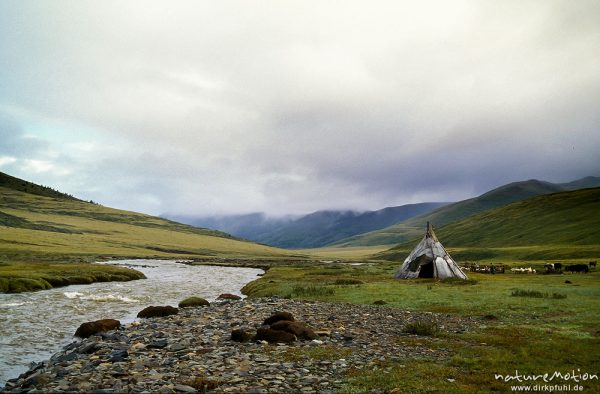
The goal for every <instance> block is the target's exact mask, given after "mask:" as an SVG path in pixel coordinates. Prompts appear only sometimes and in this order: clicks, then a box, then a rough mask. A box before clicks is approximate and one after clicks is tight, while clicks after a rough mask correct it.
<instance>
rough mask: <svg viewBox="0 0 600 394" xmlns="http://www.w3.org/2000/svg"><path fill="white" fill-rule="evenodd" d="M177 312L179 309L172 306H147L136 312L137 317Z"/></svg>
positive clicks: (159, 315) (160, 315) (168, 314)
mask: <svg viewBox="0 0 600 394" xmlns="http://www.w3.org/2000/svg"><path fill="white" fill-rule="evenodd" d="M178 313H179V309H177V308H174V307H172V306H169V305H167V306H149V307H147V308H144V309H142V310H141V311H140V313H138V314H137V317H141V318H148V317H164V316H170V315H176V314H178Z"/></svg>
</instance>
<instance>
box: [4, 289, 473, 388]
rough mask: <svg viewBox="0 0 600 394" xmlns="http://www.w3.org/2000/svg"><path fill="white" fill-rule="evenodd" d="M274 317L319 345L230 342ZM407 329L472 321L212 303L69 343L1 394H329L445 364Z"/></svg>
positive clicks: (362, 308)
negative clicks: (397, 367)
mask: <svg viewBox="0 0 600 394" xmlns="http://www.w3.org/2000/svg"><path fill="white" fill-rule="evenodd" d="M275 312H289V313H291V314H293V315H294V317H295V318H296V320H297V321H302V322H304V323H306V324H307V325H309V326H310V327H312V328H314V330H315V332H317V333H318V334H319V337H318V339H314V340H303V341H302V340H298V341H295V342H292V343H287V344H268V343H267V342H265V341H250V342H244V343H239V342H234V341H232V339H231V332H232V330H246V331H249V332H250V331H254V332H256V330H257V329H258V328H259V327H260V326H261V325H262V324H263V321H264V319H266V318H268V317H269V316H270V315H272V314H273V313H275ZM414 322H426V323H434V324H435V325H436V326H437V327H439V329H440V330H441V331H442V332H464V331H466V330H469V329H470V328H472V327H473V326H474V325H475V324H476V323H477V319H476V318H460V317H457V316H452V315H444V314H434V313H415V312H413V313H411V312H409V311H403V310H399V309H396V308H389V307H386V306H385V305H384V306H377V305H352V304H337V303H323V302H303V301H293V300H286V299H279V298H268V299H245V300H239V301H235V300H220V301H217V302H214V303H212V304H211V305H209V306H203V307H198V308H185V309H183V308H182V309H180V310H179V313H178V314H176V315H172V316H167V317H157V318H150V319H140V320H139V321H135V322H133V323H131V324H129V325H126V326H124V327H121V328H119V329H117V330H113V331H109V332H106V333H101V334H99V335H93V336H91V337H89V338H87V339H84V340H81V341H74V342H72V343H71V344H69V345H67V346H66V347H65V348H64V349H63V350H62V351H61V352H59V353H57V354H55V355H54V356H52V358H51V359H50V360H48V361H44V362H41V363H38V364H35V365H32V366H31V368H30V370H29V371H28V372H26V373H24V374H22V375H21V376H19V377H18V378H15V379H11V380H9V381H8V382H7V384H6V386H5V387H4V388H3V389H2V393H24V392H28V393H36V392H51V393H55V392H87V393H98V394H99V393H127V392H130V393H185V392H198V391H200V392H215V393H229V392H231V393H282V392H299V393H333V392H336V391H337V390H338V389H339V388H340V387H341V386H342V385H343V383H344V382H345V378H346V375H347V373H348V372H349V371H350V370H363V369H369V370H376V369H379V368H381V373H386V369H385V365H386V363H388V362H392V363H398V364H403V362H404V360H406V358H407V357H415V356H426V357H429V358H445V357H448V356H449V354H448V350H445V349H443V348H441V349H440V348H437V349H429V348H427V347H426V346H424V345H416V346H414V345H413V346H408V345H405V344H402V337H403V336H407V335H409V334H407V333H405V332H404V331H403V329H404V328H405V327H406V326H407V324H410V323H414Z"/></svg>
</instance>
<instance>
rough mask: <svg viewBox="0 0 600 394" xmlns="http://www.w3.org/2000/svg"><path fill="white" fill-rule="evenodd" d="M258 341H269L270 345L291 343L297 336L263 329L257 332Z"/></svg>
mask: <svg viewBox="0 0 600 394" xmlns="http://www.w3.org/2000/svg"><path fill="white" fill-rule="evenodd" d="M255 339H256V340H257V341H267V342H269V343H290V342H294V341H295V340H296V336H295V335H294V334H292V333H289V332H286V331H280V330H273V329H272V328H267V327H261V328H259V329H258V330H256V337H255Z"/></svg>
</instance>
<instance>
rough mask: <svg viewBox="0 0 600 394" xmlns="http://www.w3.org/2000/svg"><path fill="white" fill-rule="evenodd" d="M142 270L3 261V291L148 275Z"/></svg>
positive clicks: (0, 271) (0, 268)
mask: <svg viewBox="0 0 600 394" xmlns="http://www.w3.org/2000/svg"><path fill="white" fill-rule="evenodd" d="M144 278H145V276H144V274H142V273H141V272H138V271H135V270H132V269H128V268H124V267H115V266H109V265H98V264H76V263H73V264H48V263H37V264H36V263H18V264H16V263H13V264H8V263H0V292H2V293H21V292H24V291H33V290H47V289H51V288H53V287H60V286H67V285H74V284H89V283H93V282H109V281H129V280H136V279H144Z"/></svg>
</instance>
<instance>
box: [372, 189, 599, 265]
mask: <svg viewBox="0 0 600 394" xmlns="http://www.w3.org/2000/svg"><path fill="white" fill-rule="evenodd" d="M423 232H424V230H423V229H422V230H421V236H422V234H423ZM436 233H437V235H438V237H440V239H441V241H442V242H443V244H444V246H445V247H446V248H448V249H449V250H450V253H451V254H452V256H453V257H454V258H459V259H471V258H473V259H485V258H494V257H496V256H502V255H511V256H512V257H513V259H514V258H516V259H519V260H543V259H563V258H588V257H589V258H592V256H598V253H600V244H599V243H598V239H600V188H585V189H580V190H575V191H567V192H560V193H552V194H546V195H541V196H537V197H531V198H528V199H525V200H523V201H519V202H515V203H512V204H509V205H506V206H502V207H499V208H494V209H490V210H487V211H485V212H482V213H480V214H477V215H473V216H470V217H468V218H465V219H463V220H459V221H456V222H453V223H450V224H448V225H446V226H443V227H440V228H438V229H436ZM414 243H415V240H411V241H410V242H407V243H404V244H401V245H398V246H396V247H394V248H391V249H389V250H387V251H384V252H381V253H379V254H378V255H377V258H381V259H386V260H402V259H404V258H405V257H406V255H407V254H408V253H409V252H410V250H411V249H412V248H413V247H414Z"/></svg>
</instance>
